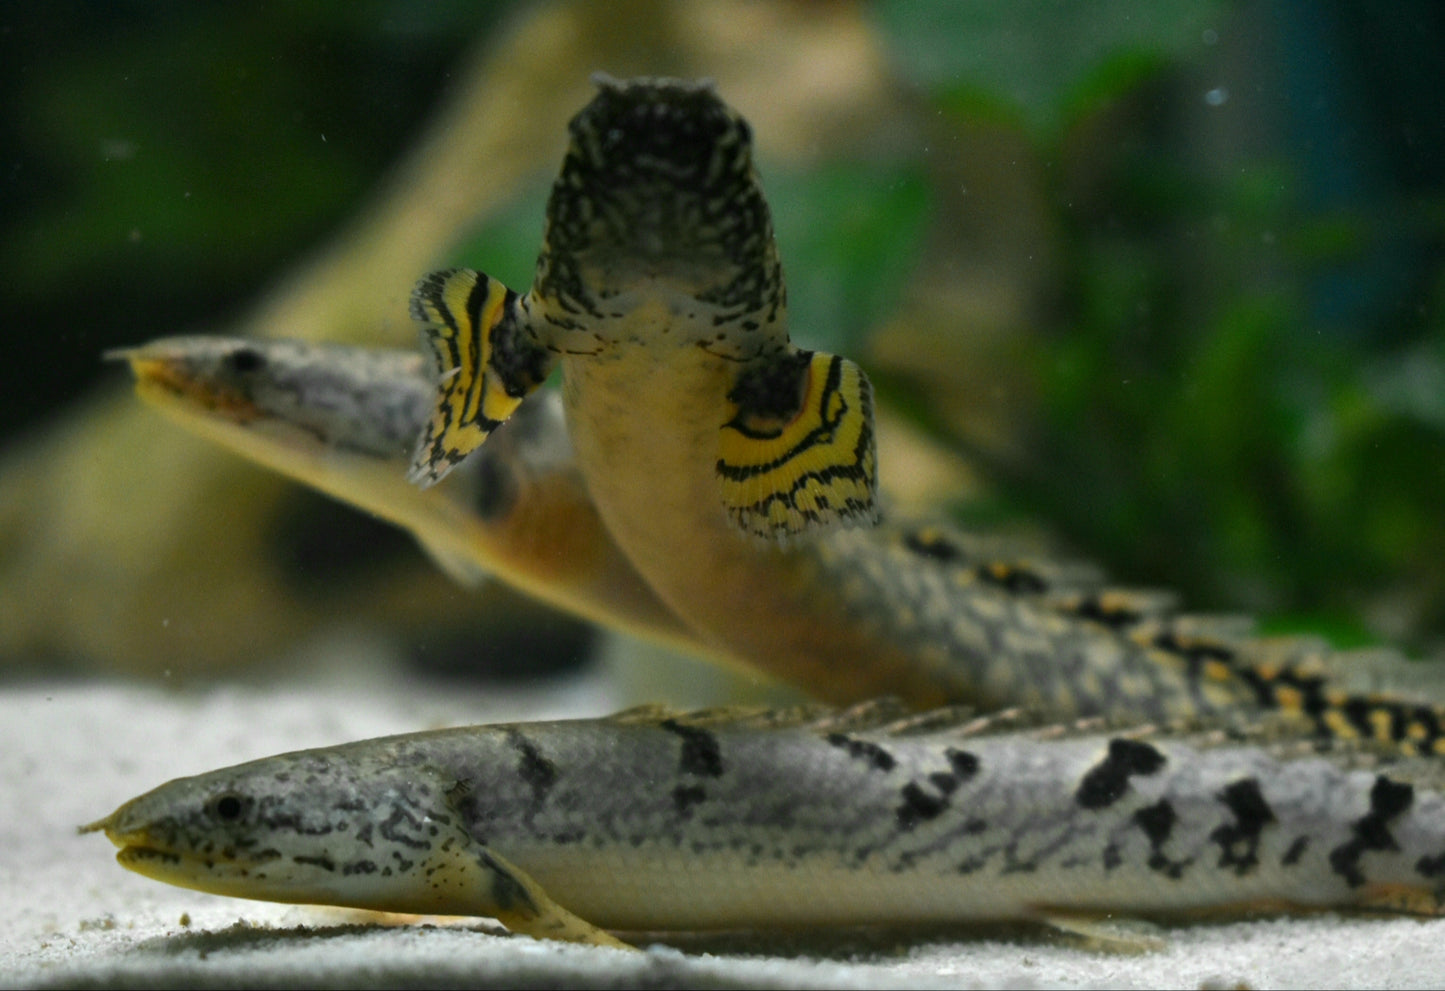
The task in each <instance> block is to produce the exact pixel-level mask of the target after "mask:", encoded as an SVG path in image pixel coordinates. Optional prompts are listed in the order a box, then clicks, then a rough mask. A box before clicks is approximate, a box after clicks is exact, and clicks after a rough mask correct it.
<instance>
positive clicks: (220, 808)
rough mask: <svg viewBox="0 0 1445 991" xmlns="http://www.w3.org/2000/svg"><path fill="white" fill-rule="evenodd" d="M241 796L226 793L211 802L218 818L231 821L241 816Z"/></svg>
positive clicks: (212, 809)
mask: <svg viewBox="0 0 1445 991" xmlns="http://www.w3.org/2000/svg"><path fill="white" fill-rule="evenodd" d="M241 808H242V804H241V796H240V795H232V794H226V795H221V796H220V797H218V798H216V799H214V800H213V801H212V802H211V812H212V814H214V815H215V817H216V818H217V819H223V820H225V821H226V822H231V821H234V820H236V819H239V818H241Z"/></svg>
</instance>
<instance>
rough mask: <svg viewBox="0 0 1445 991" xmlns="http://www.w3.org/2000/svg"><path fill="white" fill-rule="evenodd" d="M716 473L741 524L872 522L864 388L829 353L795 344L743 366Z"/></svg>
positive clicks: (785, 526)
mask: <svg viewBox="0 0 1445 991" xmlns="http://www.w3.org/2000/svg"><path fill="white" fill-rule="evenodd" d="M728 399H729V400H730V401H731V402H732V403H733V404H734V405H735V407H736V410H737V412H736V413H735V415H734V416H733V418H732V419H731V420H729V421H728V422H727V423H726V424H724V425H723V428H722V435H721V437H720V439H719V443H718V462H717V473H718V481H719V483H720V485H721V486H722V498H723V505H724V506H725V507H726V509H727V512H728V515H729V516H730V517H731V518H732V520H733V522H734V523H736V524H737V525H738V527H739V528H741V529H742V530H744V531H746V532H748V533H752V534H755V535H757V536H760V537H766V538H768V539H777V540H785V539H787V538H788V537H791V536H796V535H798V534H800V533H803V532H804V531H805V530H807V529H808V528H810V527H826V526H829V525H832V524H838V523H841V524H844V525H853V524H859V523H864V524H870V525H871V524H873V523H876V522H877V521H878V509H877V489H878V455H877V452H876V450H875V447H874V435H873V389H872V386H870V385H869V384H868V379H867V377H866V376H864V374H863V371H862V369H860V368H859V367H858V366H857V365H855V364H853V362H851V361H848V360H847V359H845V358H840V357H838V356H837V355H832V354H824V353H823V352H821V351H819V352H812V351H794V352H793V353H792V354H788V355H783V356H781V357H777V358H774V359H772V360H770V361H768V362H766V363H765V364H762V365H757V366H754V367H752V368H749V369H748V370H746V371H745V372H743V374H742V375H741V376H740V377H739V379H738V383H737V385H736V386H735V387H734V389H733V390H732V392H730V393H729V394H728Z"/></svg>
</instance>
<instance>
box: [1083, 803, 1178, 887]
mask: <svg viewBox="0 0 1445 991" xmlns="http://www.w3.org/2000/svg"><path fill="white" fill-rule="evenodd" d="M1178 821H1179V814H1178V813H1177V812H1175V811H1174V806H1173V805H1171V804H1169V802H1168V801H1167V800H1165V799H1162V798H1161V799H1160V800H1159V801H1157V802H1155V803H1154V804H1153V805H1146V806H1145V807H1144V808H1142V809H1140V810H1139V811H1138V812H1135V813H1134V822H1135V823H1137V824H1138V826H1139V828H1140V829H1141V830H1143V832H1144V838H1145V839H1147V840H1148V841H1149V869H1150V870H1154V871H1158V872H1159V873H1161V874H1163V875H1164V876H1165V877H1167V878H1172V879H1174V880H1176V881H1177V880H1178V879H1179V878H1181V877H1183V876H1184V869H1185V868H1186V867H1188V866H1189V865H1190V864H1192V863H1193V862H1194V859H1193V858H1192V857H1190V858H1186V859H1184V860H1173V859H1171V858H1170V857H1168V856H1166V855H1165V853H1164V844H1165V843H1168V842H1169V836H1170V834H1171V833H1173V832H1174V824H1175V823H1176V822H1178ZM1105 852H1106V854H1107V851H1105ZM1114 853H1115V856H1118V850H1117V848H1115V851H1114ZM1105 866H1107V863H1106V865H1105Z"/></svg>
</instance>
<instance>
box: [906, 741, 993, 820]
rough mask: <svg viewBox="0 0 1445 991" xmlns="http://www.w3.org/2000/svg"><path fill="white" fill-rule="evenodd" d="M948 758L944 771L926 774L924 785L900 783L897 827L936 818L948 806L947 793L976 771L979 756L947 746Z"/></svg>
mask: <svg viewBox="0 0 1445 991" xmlns="http://www.w3.org/2000/svg"><path fill="white" fill-rule="evenodd" d="M944 756H945V757H946V758H947V760H948V766H949V769H948V770H947V771H933V772H931V773H930V774H928V775H926V776H925V778H924V781H926V782H927V785H926V786H925V785H924V784H922V783H920V782H918V781H910V782H908V784H906V785H904V786H903V790H902V792H900V796H901V798H902V799H903V800H902V802H901V803H900V804H899V805H898V808H897V809H896V810H895V817H896V819H897V821H898V828H899V829H901V830H903V831H905V832H907V831H908V830H911V829H913V828H914V827H916V826H917V825H918V824H919V823H920V822H925V821H927V820H929V819H936V818H937V817H938V816H939V815H940V814H942V812H943V810H944V809H946V808H948V801H949V798H950V796H952V795H953V793H954V792H955V791H957V790H958V787H959V785H961V784H963V783H965V782H966V781H968V780H969V779H970V778H972V777H973V776H974V775H975V774H977V773H978V766H979V765H978V758H977V757H976V756H974V755H973V754H971V753H968V752H967V751H963V750H958V749H956V748H954V747H949V748H948V749H946V750H945V751H944Z"/></svg>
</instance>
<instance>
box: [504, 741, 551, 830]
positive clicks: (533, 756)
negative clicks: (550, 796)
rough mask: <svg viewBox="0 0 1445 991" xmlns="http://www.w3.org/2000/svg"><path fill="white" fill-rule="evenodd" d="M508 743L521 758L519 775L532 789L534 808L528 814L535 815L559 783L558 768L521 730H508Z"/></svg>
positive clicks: (518, 769)
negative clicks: (548, 794)
mask: <svg viewBox="0 0 1445 991" xmlns="http://www.w3.org/2000/svg"><path fill="white" fill-rule="evenodd" d="M507 742H508V743H509V744H511V746H512V749H514V750H516V751H517V753H518V755H519V756H520V760H519V761H518V764H517V775H518V776H519V777H520V778H521V779H522V781H523V782H524V783H526V785H527V787H529V788H531V789H532V808H531V809H530V810H529V813H528V814H529V815H532V814H535V813H536V811H537V810H538V809H539V808H540V807H541V805H542V803H543V802H545V801H546V800H547V793H548V792H549V791H551V790H552V786H553V785H555V784H556V783H557V766H556V765H555V764H553V763H552V762H551V761H550V760H548V759H547V758H545V757H543V756H542V754H541V751H539V750H538V749H537V745H536V744H534V743H533V742H532V741H531V740H529V739H527V738H526V737H525V736H523V735H522V733H521V731H519V730H516V729H511V730H508V731H507Z"/></svg>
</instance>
